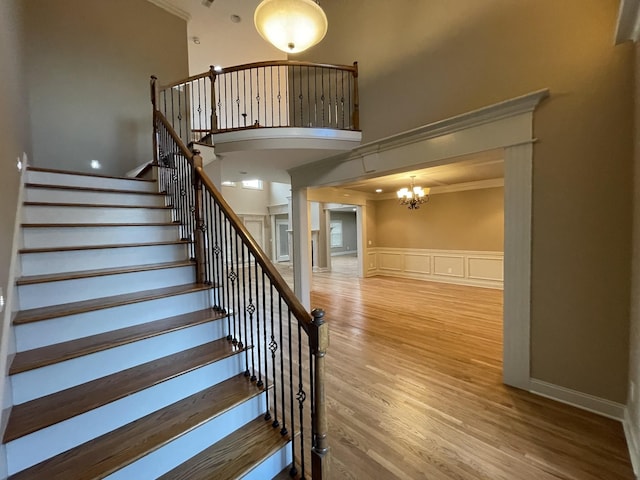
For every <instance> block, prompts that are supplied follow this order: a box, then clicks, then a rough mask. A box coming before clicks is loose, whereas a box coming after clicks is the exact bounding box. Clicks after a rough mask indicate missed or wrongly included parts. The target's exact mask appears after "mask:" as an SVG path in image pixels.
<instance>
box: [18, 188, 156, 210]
mask: <svg viewBox="0 0 640 480" xmlns="http://www.w3.org/2000/svg"><path fill="white" fill-rule="evenodd" d="M25 197H26V198H25V201H26V202H50V203H85V204H96V205H139V206H163V205H166V202H165V199H166V198H167V197H164V196H161V195H148V194H146V193H145V194H139V193H136V192H131V193H116V192H92V191H85V190H64V189H58V188H51V189H48V188H33V187H31V188H27V189H26V191H25Z"/></svg>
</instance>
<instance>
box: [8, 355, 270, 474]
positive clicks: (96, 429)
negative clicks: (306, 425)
mask: <svg viewBox="0 0 640 480" xmlns="http://www.w3.org/2000/svg"><path fill="white" fill-rule="evenodd" d="M241 369H242V365H241V364H240V361H239V355H236V356H235V357H230V358H227V359H225V360H221V361H220V362H216V363H215V364H211V365H207V366H205V367H202V368H199V369H197V370H194V371H191V372H189V373H186V374H184V375H180V376H178V377H175V378H173V379H171V380H168V381H166V382H162V383H160V384H158V385H154V386H153V387H150V388H148V389H146V390H143V391H141V392H138V393H136V394H133V395H129V396H127V397H125V398H122V399H120V400H117V401H115V402H112V403H110V404H107V405H104V406H102V407H100V408H97V409H95V410H92V411H90V412H87V413H85V414H83V415H79V416H77V417H74V418H71V419H69V420H66V421H64V422H61V423H59V424H56V425H52V426H51V427H48V428H46V429H43V430H40V431H38V432H35V433H32V434H30V435H27V436H25V437H22V438H20V439H17V440H14V441H13V442H10V443H9V444H7V458H8V464H9V474H10V475H11V474H13V473H15V472H18V471H20V470H23V469H25V468H28V467H30V466H32V465H35V464H36V463H39V462H41V461H43V460H45V459H47V458H49V457H51V456H54V455H57V454H59V453H62V452H64V451H65V450H68V449H69V448H73V447H74V446H77V445H80V444H82V443H84V442H87V441H89V440H91V439H93V438H95V437H98V436H100V435H103V434H105V433H107V432H110V431H112V430H115V429H116V428H118V427H121V426H123V425H126V424H127V423H130V422H132V421H134V420H136V419H138V418H140V417H143V416H145V415H148V414H149V413H152V412H154V411H156V410H159V409H160V408H163V407H166V406H167V405H171V404H172V403H175V402H177V401H179V400H181V399H183V398H185V397H187V396H189V395H192V394H194V393H197V392H199V391H201V390H203V389H205V388H207V387H210V386H212V385H215V384H217V383H220V382H222V381H224V380H226V379H227V378H229V377H231V376H233V375H235V374H237V373H240V372H241ZM246 403H247V404H248V405H247V406H244V407H242V406H239V407H237V408H244V410H245V411H247V410H248V411H249V413H251V414H253V413H254V412H257V413H255V415H253V417H249V418H248V419H247V420H246V421H249V420H250V419H252V418H255V417H256V416H258V415H259V414H260V411H261V410H262V411H264V409H265V401H264V400H263V399H262V398H260V397H258V398H257V399H255V400H252V401H250V402H246ZM243 405H245V404H243ZM231 412H233V410H231ZM232 417H237V418H239V421H241V420H244V418H245V417H244V414H243V415H240V416H238V415H237V413H236V414H234V415H232ZM227 418H229V417H227ZM238 425H240V424H232V425H231V426H230V428H231V429H232V430H233V429H234V428H237V426H238ZM218 427H219V426H218ZM209 441H210V442H212V440H209ZM121 478H129V479H132V478H136V479H137V478H141V477H137V476H130V477H121Z"/></svg>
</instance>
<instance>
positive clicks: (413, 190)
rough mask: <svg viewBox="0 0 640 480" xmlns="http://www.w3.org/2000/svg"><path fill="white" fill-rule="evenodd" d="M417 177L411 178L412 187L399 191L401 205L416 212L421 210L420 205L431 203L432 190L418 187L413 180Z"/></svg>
mask: <svg viewBox="0 0 640 480" xmlns="http://www.w3.org/2000/svg"><path fill="white" fill-rule="evenodd" d="M414 178H416V177H415V175H412V176H411V187H410V188H406V187H405V188H401V189H400V190H398V198H399V199H400V205H406V206H407V208H408V209H409V210H416V209H418V208H420V205H422V204H423V203H427V202H428V201H429V191H430V190H431V189H430V188H422V187H416V186H415V183H414V181H413V179H414Z"/></svg>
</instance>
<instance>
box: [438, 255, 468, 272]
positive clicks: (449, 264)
mask: <svg viewBox="0 0 640 480" xmlns="http://www.w3.org/2000/svg"><path fill="white" fill-rule="evenodd" d="M433 273H434V275H444V276H445V277H464V256H463V255H434V256H433Z"/></svg>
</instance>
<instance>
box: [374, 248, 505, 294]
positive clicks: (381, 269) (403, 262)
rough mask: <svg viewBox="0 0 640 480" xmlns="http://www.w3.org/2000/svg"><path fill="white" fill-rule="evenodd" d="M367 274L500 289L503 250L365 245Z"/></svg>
mask: <svg viewBox="0 0 640 480" xmlns="http://www.w3.org/2000/svg"><path fill="white" fill-rule="evenodd" d="M366 255H367V276H375V275H386V276H391V277H402V278H415V279H419V280H430V281H433V282H444V283H457V284H460V285H475V286H479V287H489V288H498V289H502V287H503V279H504V275H503V264H504V254H503V252H482V251H467V250H432V249H417V248H369V249H367V253H366Z"/></svg>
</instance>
